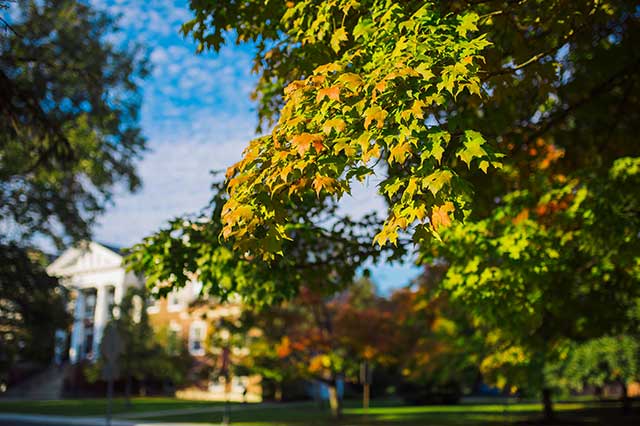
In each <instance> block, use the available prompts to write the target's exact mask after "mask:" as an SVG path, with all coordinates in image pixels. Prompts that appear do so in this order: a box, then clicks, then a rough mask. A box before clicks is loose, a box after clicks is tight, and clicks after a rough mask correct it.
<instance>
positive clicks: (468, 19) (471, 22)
mask: <svg viewBox="0 0 640 426" xmlns="http://www.w3.org/2000/svg"><path fill="white" fill-rule="evenodd" d="M476 22H478V15H477V14H475V13H467V14H466V15H463V16H462V18H460V24H458V28H456V31H457V32H458V34H460V35H461V36H462V37H466V36H467V33H468V32H469V31H477V30H478V27H477V26H476Z"/></svg>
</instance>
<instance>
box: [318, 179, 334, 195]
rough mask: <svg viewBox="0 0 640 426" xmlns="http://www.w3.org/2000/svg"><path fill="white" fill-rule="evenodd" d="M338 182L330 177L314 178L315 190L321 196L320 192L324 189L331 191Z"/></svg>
mask: <svg viewBox="0 0 640 426" xmlns="http://www.w3.org/2000/svg"><path fill="white" fill-rule="evenodd" d="M335 182H336V180H335V179H334V178H331V177H329V176H322V175H316V177H314V178H313V183H312V185H313V189H315V190H316V194H317V195H318V196H320V191H322V190H323V189H326V190H330V189H332V188H333V186H334V185H335Z"/></svg>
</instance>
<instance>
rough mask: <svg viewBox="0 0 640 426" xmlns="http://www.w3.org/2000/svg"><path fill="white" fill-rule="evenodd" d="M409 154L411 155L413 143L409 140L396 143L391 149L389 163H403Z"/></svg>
mask: <svg viewBox="0 0 640 426" xmlns="http://www.w3.org/2000/svg"><path fill="white" fill-rule="evenodd" d="M409 155H411V144H410V143H409V142H404V143H399V144H396V145H395V146H393V147H392V148H391V149H390V150H389V164H393V163H394V162H396V163H399V164H402V163H404V160H405V159H406V158H407V156H409Z"/></svg>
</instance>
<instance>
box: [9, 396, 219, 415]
mask: <svg viewBox="0 0 640 426" xmlns="http://www.w3.org/2000/svg"><path fill="white" fill-rule="evenodd" d="M221 404H222V403H220V402H209V401H185V400H180V399H175V398H157V397H154V398H133V399H132V404H131V406H130V407H127V406H126V404H125V400H124V399H123V398H116V399H114V401H113V413H114V414H117V413H134V412H135V413H137V412H144V411H159V410H174V409H183V408H200V407H214V406H219V405H221ZM106 409H107V402H106V400H105V399H103V398H101V399H65V400H60V401H3V400H1V399H0V413H28V414H51V415H61V416H101V415H104V413H105V411H106Z"/></svg>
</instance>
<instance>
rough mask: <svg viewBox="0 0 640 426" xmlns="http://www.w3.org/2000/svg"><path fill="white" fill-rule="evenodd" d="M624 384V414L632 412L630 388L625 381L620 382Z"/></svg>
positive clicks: (621, 384)
mask: <svg viewBox="0 0 640 426" xmlns="http://www.w3.org/2000/svg"><path fill="white" fill-rule="evenodd" d="M620 386H622V411H623V412H624V414H629V413H631V398H629V390H628V389H627V384H626V383H625V382H620Z"/></svg>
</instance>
